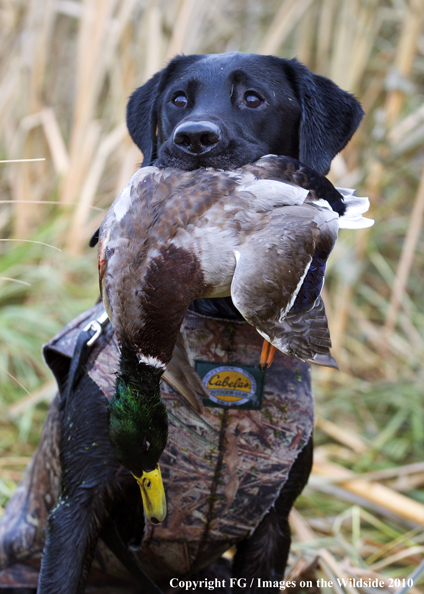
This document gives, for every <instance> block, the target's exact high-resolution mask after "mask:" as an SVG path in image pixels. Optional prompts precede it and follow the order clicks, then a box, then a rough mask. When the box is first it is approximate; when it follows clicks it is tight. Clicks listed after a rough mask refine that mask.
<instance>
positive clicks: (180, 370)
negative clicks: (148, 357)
mask: <svg viewBox="0 0 424 594" xmlns="http://www.w3.org/2000/svg"><path fill="white" fill-rule="evenodd" d="M162 379H164V380H165V381H166V382H167V383H168V384H169V385H170V386H171V387H172V388H174V390H176V391H177V392H178V393H179V394H180V395H181V396H182V397H183V399H184V400H185V401H186V402H187V404H188V405H189V406H191V408H193V409H194V410H195V411H196V412H198V413H199V414H202V413H203V411H204V407H203V401H202V398H209V393H208V391H207V389H206V387H205V385H204V383H203V382H202V380H201V379H200V377H199V376H198V375H197V373H196V371H195V370H194V369H193V367H192V366H191V364H190V361H189V358H188V354H187V351H186V348H185V344H184V338H183V336H182V334H181V332H179V333H178V337H177V342H176V344H175V347H174V352H173V354H172V359H171V361H170V362H169V363H168V365H167V366H166V370H165V372H164V374H163V376H162Z"/></svg>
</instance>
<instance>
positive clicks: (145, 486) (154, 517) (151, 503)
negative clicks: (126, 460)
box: [133, 464, 166, 524]
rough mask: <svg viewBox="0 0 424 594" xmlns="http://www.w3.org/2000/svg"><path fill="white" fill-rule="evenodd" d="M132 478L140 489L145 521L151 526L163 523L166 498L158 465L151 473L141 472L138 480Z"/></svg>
mask: <svg viewBox="0 0 424 594" xmlns="http://www.w3.org/2000/svg"><path fill="white" fill-rule="evenodd" d="M133 477H134V478H135V480H136V481H137V483H138V485H139V487H140V491H141V498H142V499H143V505H144V512H145V514H146V517H147V519H148V520H150V521H151V522H153V524H159V523H160V522H163V521H164V519H165V517H166V497H165V489H164V488H163V482H162V474H161V471H160V468H159V464H158V465H157V466H156V468H155V470H152V472H143V474H142V475H141V477H140V478H137V477H136V476H135V475H134V474H133Z"/></svg>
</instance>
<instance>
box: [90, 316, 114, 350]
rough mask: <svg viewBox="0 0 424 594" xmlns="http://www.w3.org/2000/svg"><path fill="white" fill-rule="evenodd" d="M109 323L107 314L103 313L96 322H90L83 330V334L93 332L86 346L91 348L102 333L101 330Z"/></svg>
mask: <svg viewBox="0 0 424 594" xmlns="http://www.w3.org/2000/svg"><path fill="white" fill-rule="evenodd" d="M108 323H109V318H108V316H107V313H106V312H105V311H104V312H103V313H102V314H101V315H100V316H99V317H98V318H97V319H96V320H91V322H89V323H88V324H87V326H86V327H85V328H84V332H88V330H93V331H94V334H93V336H92V337H91V338H90V340H88V341H87V346H93V344H94V343H95V342H96V341H97V339H98V338H99V336H100V334H101V333H102V332H103V328H104V327H105V326H106V325H107V324H108Z"/></svg>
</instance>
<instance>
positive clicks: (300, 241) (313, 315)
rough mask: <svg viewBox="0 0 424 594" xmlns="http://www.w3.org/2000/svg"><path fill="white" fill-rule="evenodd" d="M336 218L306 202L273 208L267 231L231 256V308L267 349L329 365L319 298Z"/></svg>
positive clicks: (325, 322) (324, 322)
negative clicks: (262, 339) (233, 262)
mask: <svg viewBox="0 0 424 594" xmlns="http://www.w3.org/2000/svg"><path fill="white" fill-rule="evenodd" d="M338 218H339V217H338V214H337V213H335V212H334V211H331V210H327V209H320V208H319V207H318V206H317V205H312V204H307V203H305V204H302V205H298V206H288V207H284V208H281V209H277V210H276V212H275V213H274V214H273V216H272V217H271V219H270V221H269V224H268V225H267V227H266V228H264V229H263V230H262V231H261V233H255V234H252V236H251V237H249V240H248V241H246V242H245V244H244V245H243V246H241V247H240V251H239V252H237V253H236V254H235V255H236V259H237V265H236V270H235V273H234V277H233V282H232V285H231V296H232V299H233V302H234V305H235V306H236V307H237V309H238V310H239V311H240V313H241V314H242V315H243V317H244V318H245V319H246V320H247V321H248V322H249V323H250V324H252V325H253V326H255V327H256V329H257V330H258V332H259V333H260V334H261V335H262V336H264V337H265V338H266V339H267V340H268V341H269V342H270V343H271V344H273V346H275V347H276V348H278V349H279V350H281V351H283V352H285V353H287V354H290V355H292V356H295V357H297V358H299V359H302V360H309V361H311V362H315V363H318V364H320V365H323V364H330V365H332V366H334V363H333V361H332V359H331V356H329V357H327V355H329V348H330V341H329V332H328V326H327V320H326V318H325V311H324V306H323V304H322V301H321V300H320V299H319V294H320V291H321V288H322V284H323V279H324V272H325V266H326V262H327V258H328V256H329V255H330V252H331V250H332V248H333V246H334V243H335V241H336V238H337V232H338ZM302 333H304V336H303V337H302V336H301V334H302ZM308 333H309V336H308ZM320 345H321V346H320ZM324 361H326V362H325V363H324Z"/></svg>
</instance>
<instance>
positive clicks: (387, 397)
mask: <svg viewBox="0 0 424 594" xmlns="http://www.w3.org/2000/svg"><path fill="white" fill-rule="evenodd" d="M423 25H424V0H409V1H406V0H296V1H295V2H293V0H283V1H281V0H279V1H276V0H254V1H253V0H244V1H242V0H225V1H223V0H214V2H208V1H206V0H161V1H159V0H81V1H76V0H0V159H1V160H15V159H34V158H44V159H45V160H44V161H35V162H17V163H0V254H1V258H0V380H1V390H0V473H1V475H0V476H1V478H0V505H1V506H4V505H5V503H6V502H7V500H8V498H9V497H10V495H11V494H12V493H13V490H14V488H15V487H16V484H17V482H18V481H19V479H20V477H21V474H22V471H23V469H24V467H25V464H26V463H27V462H28V460H29V457H30V456H31V454H32V452H33V451H34V448H35V446H36V443H37V439H38V436H39V434H40V430H41V427H42V423H43V419H44V417H45V414H46V411H47V407H48V403H49V401H50V400H51V398H52V396H53V394H54V391H55V385H54V382H53V381H52V378H51V376H50V374H49V372H48V371H47V369H46V367H45V365H44V363H43V361H42V359H41V354H40V347H41V344H42V343H43V342H45V341H47V340H48V339H49V337H51V336H52V335H53V334H54V333H55V332H57V331H58V330H60V329H61V327H62V326H63V325H64V324H65V323H67V322H69V321H70V320H71V319H72V318H73V317H74V316H75V315H77V314H78V313H80V312H82V311H83V310H84V309H86V308H88V307H90V306H91V305H92V304H93V302H94V301H95V299H96V298H97V295H98V286H97V273H96V253H95V250H90V249H89V248H88V247H87V245H88V239H89V238H90V236H91V234H92V233H93V232H94V231H95V229H96V228H97V226H98V225H99V223H100V221H101V220H102V218H103V216H104V215H105V213H106V210H107V208H108V206H109V205H110V203H111V201H112V200H113V198H114V197H115V195H116V194H117V193H118V191H119V190H120V189H121V187H122V186H123V185H124V184H125V183H126V181H127V180H128V179H129V177H130V176H131V174H132V173H133V172H134V171H135V170H136V168H137V167H138V164H139V163H140V162H141V160H142V155H141V153H140V152H139V151H138V149H137V148H136V147H135V146H134V145H133V144H132V142H131V140H130V138H129V136H128V133H127V131H126V128H125V124H124V118H125V104H126V101H127V98H128V96H129V95H130V93H131V92H132V91H133V90H134V89H135V88H136V87H137V86H139V85H140V84H142V83H143V82H144V81H146V80H147V79H148V78H149V77H150V76H151V75H152V74H153V73H154V72H156V71H157V70H159V69H161V68H162V67H163V66H164V65H165V64H166V63H167V61H168V60H169V59H171V58H172V57H173V56H174V55H176V54H178V53H181V52H183V53H186V54H188V53H218V52H226V51H233V50H239V51H244V52H256V53H263V54H274V55H277V56H280V57H283V58H292V57H294V56H296V57H297V58H298V59H299V60H301V61H302V62H303V63H304V64H306V65H307V66H309V67H310V68H311V69H312V70H313V71H314V72H316V73H318V74H322V75H325V76H328V77H329V78H331V79H332V80H334V81H335V82H336V83H337V84H338V85H339V86H341V87H342V88H343V89H346V90H348V91H350V92H352V93H354V94H355V95H356V96H357V97H358V98H359V99H360V100H361V102H362V104H363V107H364V109H365V111H366V117H365V119H364V122H363V124H362V125H361V127H360V129H359V131H358V132H357V133H356V135H355V136H354V138H353V140H352V142H351V143H350V144H349V145H348V147H347V148H346V149H345V150H344V151H343V152H342V153H341V154H340V155H338V156H337V157H336V158H335V160H334V161H333V166H332V169H331V172H330V176H329V177H330V179H331V180H332V181H333V183H336V184H337V185H339V186H342V187H343V186H344V187H356V188H358V194H359V195H363V196H369V197H370V200H371V216H372V217H373V218H375V220H376V224H375V226H374V227H373V228H371V229H369V230H364V231H360V232H351V231H342V232H341V233H340V237H339V240H338V243H337V246H336V249H335V251H334V253H333V255H332V257H331V261H330V265H329V268H328V273H327V276H326V285H325V290H324V293H325V295H324V297H325V301H326V307H327V312H328V317H329V322H330V329H331V335H332V341H333V353H334V355H335V356H336V358H337V361H338V363H339V367H340V371H339V372H334V371H331V370H325V369H324V370H318V371H317V370H314V371H313V376H314V387H315V394H316V400H317V427H316V450H315V464H314V473H313V475H312V478H311V481H310V486H309V487H308V488H307V489H306V491H305V492H304V494H303V495H302V496H301V498H300V499H299V500H298V504H297V510H296V511H295V512H293V514H292V517H291V523H292V530H293V532H294V541H295V544H294V546H293V551H292V554H291V559H290V573H289V575H290V578H299V579H306V577H308V576H309V578H308V579H312V577H310V576H313V577H314V578H316V577H322V578H324V579H327V580H328V579H333V581H335V578H336V577H339V578H340V577H346V576H351V577H356V578H360V577H373V576H379V579H382V580H383V582H384V588H383V589H381V588H380V590H379V591H385V592H398V591H400V588H401V586H402V584H403V582H402V581H398V582H396V581H393V582H391V581H390V578H395V579H400V580H401V579H402V578H405V577H408V576H409V575H410V574H411V573H412V572H413V571H414V570H415V569H416V568H417V566H419V565H420V563H422V561H423V557H424V556H423V552H424V493H423V491H422V490H421V489H422V487H423V485H424V462H423V459H424V456H423V455H424V444H423V436H424V413H423V397H422V396H423V386H424V372H423V366H422V360H423V357H424V332H423V329H424V314H423V311H424V310H423V291H424V285H423V277H424V238H423V234H422V222H423V212H424V148H423V140H424V103H423V99H424V33H423ZM34 242H36V243H34ZM59 250H61V251H59ZM229 554H231V552H230V553H229ZM305 576H306V577H305ZM420 583H422V580H420V579H417V580H415V584H414V586H413V587H412V588H410V589H409V591H411V592H413V593H416V592H424V587H423V586H422V585H421V586H420V585H419V584H420ZM321 591H322V592H327V591H335V592H338V593H340V592H348V593H349V594H356V593H358V592H370V591H371V590H370V589H369V588H368V589H366V588H365V589H363V588H361V587H360V585H359V586H358V585H356V586H355V585H347V586H341V587H339V586H337V587H336V586H334V587H333V588H330V589H328V588H327V589H326V588H325V587H321ZM404 591H406V590H404Z"/></svg>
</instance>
